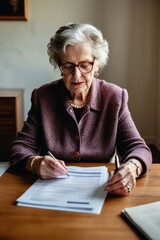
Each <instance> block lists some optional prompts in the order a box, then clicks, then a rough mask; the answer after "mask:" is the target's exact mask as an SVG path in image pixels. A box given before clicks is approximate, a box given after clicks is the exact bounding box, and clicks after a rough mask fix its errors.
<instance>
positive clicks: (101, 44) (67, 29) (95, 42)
mask: <svg viewBox="0 0 160 240" xmlns="http://www.w3.org/2000/svg"><path fill="white" fill-rule="evenodd" d="M84 41H89V42H90V44H91V48H92V54H93V56H94V57H95V59H96V60H97V61H98V63H99V67H100V68H103V67H104V66H105V65H106V64H107V61H108V54H109V47H108V42H107V41H106V40H105V39H104V38H103V35H102V32H101V31H100V30H99V29H97V28H96V27H94V26H93V25H91V24H77V23H71V24H68V25H65V26H62V27H60V28H59V29H58V30H57V32H56V33H55V35H54V36H53V37H52V38H51V39H50V42H49V43H48V45H47V47H48V49H47V53H48V55H49V61H50V63H51V64H52V65H53V66H54V67H55V68H56V67H57V66H58V65H59V64H60V55H61V54H62V53H64V54H65V53H66V47H67V46H68V45H76V44H80V43H83V42H84Z"/></svg>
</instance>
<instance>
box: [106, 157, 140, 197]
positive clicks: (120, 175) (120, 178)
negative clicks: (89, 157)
mask: <svg viewBox="0 0 160 240" xmlns="http://www.w3.org/2000/svg"><path fill="white" fill-rule="evenodd" d="M137 177H138V176H137V174H136V168H135V165H134V164H133V162H130V161H128V162H126V163H124V164H122V165H121V167H120V168H119V170H118V171H117V172H116V173H114V172H110V178H109V181H108V182H107V185H106V187H105V190H107V191H108V192H110V193H113V194H116V195H119V196H126V195H128V194H129V193H130V192H131V191H132V190H133V189H134V188H135V186H136V178H137Z"/></svg>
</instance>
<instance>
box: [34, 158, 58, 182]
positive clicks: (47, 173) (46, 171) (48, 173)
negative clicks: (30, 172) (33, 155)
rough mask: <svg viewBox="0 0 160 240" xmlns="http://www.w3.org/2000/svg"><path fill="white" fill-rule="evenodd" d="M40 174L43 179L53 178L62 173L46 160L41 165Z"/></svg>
mask: <svg viewBox="0 0 160 240" xmlns="http://www.w3.org/2000/svg"><path fill="white" fill-rule="evenodd" d="M37 172H38V176H39V177H40V178H41V179H52V178H56V177H58V176H60V175H62V173H61V172H59V171H58V170H57V169H55V168H53V167H51V166H50V165H49V164H48V163H47V162H46V161H45V160H43V161H42V162H41V164H40V166H39V171H37Z"/></svg>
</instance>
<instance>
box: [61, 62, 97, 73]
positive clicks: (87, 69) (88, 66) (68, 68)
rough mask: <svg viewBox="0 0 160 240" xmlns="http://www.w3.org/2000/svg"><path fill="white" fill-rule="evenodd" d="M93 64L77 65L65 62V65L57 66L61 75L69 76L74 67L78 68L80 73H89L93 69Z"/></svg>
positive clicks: (81, 63) (82, 63) (83, 63)
mask: <svg viewBox="0 0 160 240" xmlns="http://www.w3.org/2000/svg"><path fill="white" fill-rule="evenodd" d="M93 64H94V61H93V62H86V61H85V62H80V63H78V64H74V63H70V62H66V63H61V64H60V65H59V68H60V70H61V72H62V73H64V74H71V73H73V72H74V69H75V67H78V69H79V70H80V72H81V73H84V74H85V73H90V72H91V71H92V69H93Z"/></svg>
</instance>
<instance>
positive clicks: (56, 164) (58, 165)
mask: <svg viewBox="0 0 160 240" xmlns="http://www.w3.org/2000/svg"><path fill="white" fill-rule="evenodd" d="M44 159H45V161H46V163H47V164H48V165H49V166H50V167H51V169H56V170H57V171H58V172H59V173H60V174H62V175H65V174H67V168H66V166H65V164H64V163H62V162H63V161H59V160H54V159H52V158H51V157H49V156H45V158H44Z"/></svg>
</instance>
